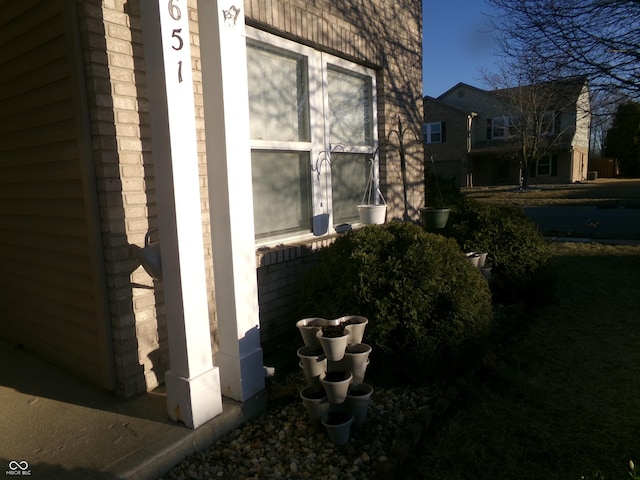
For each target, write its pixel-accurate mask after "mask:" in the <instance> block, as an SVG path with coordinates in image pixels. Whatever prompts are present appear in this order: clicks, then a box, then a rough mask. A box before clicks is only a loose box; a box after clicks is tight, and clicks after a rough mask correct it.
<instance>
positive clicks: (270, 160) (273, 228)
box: [251, 150, 311, 238]
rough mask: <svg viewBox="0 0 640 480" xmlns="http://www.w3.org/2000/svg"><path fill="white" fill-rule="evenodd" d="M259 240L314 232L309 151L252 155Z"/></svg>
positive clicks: (255, 211) (254, 211)
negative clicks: (287, 234)
mask: <svg viewBox="0 0 640 480" xmlns="http://www.w3.org/2000/svg"><path fill="white" fill-rule="evenodd" d="M251 169H252V173H253V214H254V226H255V230H256V238H265V237H268V236H277V235H283V234H286V233H293V232H308V231H311V187H310V164H309V153H308V152H277V151H257V150H254V151H253V152H251Z"/></svg>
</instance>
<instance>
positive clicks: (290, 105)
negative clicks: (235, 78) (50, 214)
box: [247, 28, 378, 242]
mask: <svg viewBox="0 0 640 480" xmlns="http://www.w3.org/2000/svg"><path fill="white" fill-rule="evenodd" d="M247 37H248V40H247V70H248V81H249V116H250V131H251V166H252V173H253V204H254V226H255V232H256V239H257V240H258V241H259V242H268V241H271V240H275V239H278V240H280V239H283V238H293V237H296V236H304V235H308V234H311V233H315V234H323V233H326V231H319V228H320V227H319V225H320V224H321V223H322V222H318V223H317V225H318V226H316V227H315V228H316V231H314V221H313V220H314V217H315V218H319V217H327V216H328V217H329V218H330V219H332V220H333V223H332V224H333V225H338V224H340V223H346V222H355V221H357V218H358V212H357V208H356V207H357V205H358V204H359V203H360V202H361V200H362V194H363V192H364V190H365V187H366V183H367V180H368V175H369V160H370V158H371V156H372V154H373V152H374V151H375V148H376V145H377V128H376V111H375V103H376V102H375V94H376V93H375V72H374V71H373V70H371V69H367V68H365V67H362V66H360V65H357V64H355V63H352V62H347V61H344V60H342V59H339V58H337V57H334V56H332V55H329V54H326V53H322V52H319V51H317V50H314V49H312V48H310V47H307V46H304V45H300V44H297V43H294V42H291V41H289V40H285V39H282V38H280V37H276V36H274V35H271V34H268V33H266V32H262V31H259V30H256V29H253V28H248V29H247ZM376 161H377V159H376ZM374 167H375V168H374V172H375V173H376V176H375V178H376V180H377V167H378V166H377V163H376V164H375V165H374ZM324 223H325V224H326V222H324Z"/></svg>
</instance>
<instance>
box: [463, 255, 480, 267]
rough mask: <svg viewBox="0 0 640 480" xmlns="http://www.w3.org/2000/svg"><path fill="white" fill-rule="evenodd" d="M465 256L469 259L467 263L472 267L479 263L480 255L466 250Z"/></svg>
mask: <svg viewBox="0 0 640 480" xmlns="http://www.w3.org/2000/svg"><path fill="white" fill-rule="evenodd" d="M464 255H465V257H467V260H469V263H470V264H471V265H472V266H474V267H476V268H477V267H478V265H479V263H480V255H478V254H477V253H476V252H468V253H465V254H464Z"/></svg>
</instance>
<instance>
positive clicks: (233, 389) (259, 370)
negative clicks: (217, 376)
mask: <svg viewBox="0 0 640 480" xmlns="http://www.w3.org/2000/svg"><path fill="white" fill-rule="evenodd" d="M216 364H217V365H218V366H219V367H220V372H221V385H220V393H222V395H224V396H225V397H229V398H232V399H234V400H238V401H240V402H245V401H247V400H248V399H250V398H251V397H253V396H254V395H256V394H258V393H259V392H261V391H262V390H264V383H265V382H264V364H263V361H262V349H261V348H258V349H257V350H254V351H253V352H251V353H248V354H245V355H242V356H240V357H238V356H237V355H233V354H229V353H225V352H221V351H218V352H216Z"/></svg>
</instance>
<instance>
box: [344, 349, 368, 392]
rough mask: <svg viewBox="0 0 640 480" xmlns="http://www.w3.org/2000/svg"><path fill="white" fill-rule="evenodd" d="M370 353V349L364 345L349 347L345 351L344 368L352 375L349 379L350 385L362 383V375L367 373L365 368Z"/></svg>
mask: <svg viewBox="0 0 640 480" xmlns="http://www.w3.org/2000/svg"><path fill="white" fill-rule="evenodd" d="M370 353H371V347H370V346H369V345H367V344H365V343H359V344H358V345H349V346H348V347H347V349H346V350H345V353H344V358H345V367H346V369H347V371H349V372H351V375H353V378H352V379H351V383H352V384H356V383H362V380H363V379H364V374H365V372H366V371H367V366H368V365H369V354H370Z"/></svg>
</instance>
